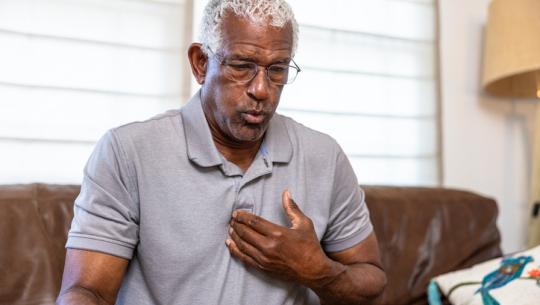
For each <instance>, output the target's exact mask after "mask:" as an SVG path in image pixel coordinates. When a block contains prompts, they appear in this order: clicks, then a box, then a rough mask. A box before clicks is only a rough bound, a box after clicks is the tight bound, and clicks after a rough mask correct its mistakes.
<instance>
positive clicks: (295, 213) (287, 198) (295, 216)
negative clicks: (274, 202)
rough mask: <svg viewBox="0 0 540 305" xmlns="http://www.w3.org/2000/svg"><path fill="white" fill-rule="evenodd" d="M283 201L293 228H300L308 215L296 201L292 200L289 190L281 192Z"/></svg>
mask: <svg viewBox="0 0 540 305" xmlns="http://www.w3.org/2000/svg"><path fill="white" fill-rule="evenodd" d="M281 201H282V204H283V209H284V210H285V214H287V217H288V218H289V220H290V221H291V224H292V227H291V229H296V228H298V227H299V226H300V225H301V223H302V220H303V219H304V218H305V217H306V215H304V213H303V212H302V211H301V210H300V208H299V207H298V205H297V204H296V202H294V200H292V198H291V193H289V190H285V191H283V193H282V194H281Z"/></svg>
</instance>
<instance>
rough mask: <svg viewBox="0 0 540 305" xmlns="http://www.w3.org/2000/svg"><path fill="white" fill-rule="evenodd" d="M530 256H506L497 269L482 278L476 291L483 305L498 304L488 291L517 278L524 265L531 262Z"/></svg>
mask: <svg viewBox="0 0 540 305" xmlns="http://www.w3.org/2000/svg"><path fill="white" fill-rule="evenodd" d="M532 261H533V258H532V257H531V256H520V257H516V258H513V257H507V258H505V259H503V261H502V262H501V267H499V269H497V270H495V271H493V272H491V273H490V274H488V275H486V276H485V277H484V279H483V280H482V287H480V289H478V290H477V291H476V293H479V292H480V294H481V295H482V302H483V303H484V305H500V304H499V302H497V300H495V299H494V298H493V297H492V296H491V294H490V293H489V291H490V290H492V289H497V288H500V287H503V286H504V285H506V284H508V283H510V282H511V281H513V280H515V279H517V278H519V277H520V276H521V274H522V273H523V269H524V268H525V265H527V264H528V263H529V262H532Z"/></svg>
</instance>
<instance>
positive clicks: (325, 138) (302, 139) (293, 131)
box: [276, 113, 338, 149]
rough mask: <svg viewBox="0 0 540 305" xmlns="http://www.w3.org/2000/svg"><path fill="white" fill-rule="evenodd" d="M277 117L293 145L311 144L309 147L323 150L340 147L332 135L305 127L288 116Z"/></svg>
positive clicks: (280, 115)
mask: <svg viewBox="0 0 540 305" xmlns="http://www.w3.org/2000/svg"><path fill="white" fill-rule="evenodd" d="M276 116H277V119H278V121H279V122H280V123H281V124H283V125H284V126H285V129H286V130H287V133H288V134H289V137H290V138H291V141H292V142H293V144H309V146H312V147H314V148H315V147H318V148H321V149H328V148H337V147H338V144H337V142H336V140H335V139H334V138H332V137H331V136H330V135H328V134H326V133H324V132H321V131H318V130H315V129H313V128H311V127H308V126H305V125H304V124H302V123H300V122H298V121H296V120H294V119H293V118H290V117H288V116H286V115H282V114H278V113H276Z"/></svg>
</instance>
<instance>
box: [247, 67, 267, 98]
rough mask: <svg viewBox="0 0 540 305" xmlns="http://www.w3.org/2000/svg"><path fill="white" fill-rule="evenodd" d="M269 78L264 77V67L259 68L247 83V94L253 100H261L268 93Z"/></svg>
mask: <svg viewBox="0 0 540 305" xmlns="http://www.w3.org/2000/svg"><path fill="white" fill-rule="evenodd" d="M271 85H272V84H270V80H269V79H268V77H266V69H264V68H260V69H259V70H258V71H257V74H255V77H254V78H253V79H252V80H251V82H249V84H248V89H247V90H248V91H247V92H248V95H249V96H251V98H253V99H254V100H257V101H263V100H266V99H268V97H269V95H270V89H271V88H270V86H271Z"/></svg>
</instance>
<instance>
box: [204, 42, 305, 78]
mask: <svg viewBox="0 0 540 305" xmlns="http://www.w3.org/2000/svg"><path fill="white" fill-rule="evenodd" d="M210 53H212V55H214V56H215V57H216V58H218V59H219V60H220V64H221V65H222V66H223V67H224V69H223V73H224V75H225V77H227V78H228V79H230V80H232V81H235V82H238V83H248V82H250V81H251V80H252V79H254V78H255V76H256V75H257V73H259V67H263V68H264V69H265V71H266V77H267V78H268V79H269V80H270V81H271V82H273V83H274V84H277V85H287V84H290V83H292V82H294V80H295V79H296V76H298V73H299V72H300V71H301V70H300V67H298V65H297V64H296V63H295V62H294V60H293V59H292V58H291V62H292V64H293V65H294V66H293V65H290V63H289V64H285V63H277V64H271V65H269V66H261V65H258V64H256V63H254V62H250V61H244V60H239V59H231V58H227V57H225V56H222V55H218V54H216V53H215V52H213V51H212V50H210Z"/></svg>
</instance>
